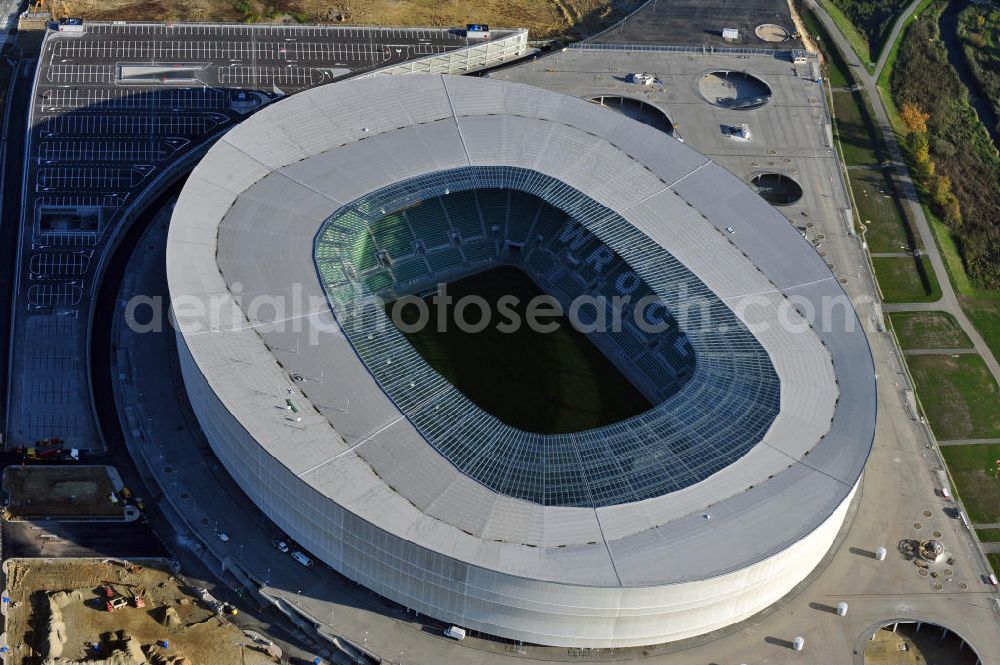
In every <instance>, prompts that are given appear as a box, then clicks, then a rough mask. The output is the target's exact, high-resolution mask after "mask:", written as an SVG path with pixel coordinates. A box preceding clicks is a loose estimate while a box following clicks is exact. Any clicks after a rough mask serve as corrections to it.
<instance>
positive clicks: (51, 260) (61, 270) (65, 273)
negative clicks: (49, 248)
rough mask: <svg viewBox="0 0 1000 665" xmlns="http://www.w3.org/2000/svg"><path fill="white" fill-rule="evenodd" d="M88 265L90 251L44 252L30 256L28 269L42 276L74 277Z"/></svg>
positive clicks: (80, 273)
mask: <svg viewBox="0 0 1000 665" xmlns="http://www.w3.org/2000/svg"><path fill="white" fill-rule="evenodd" d="M89 266H90V252H44V253H40V254H34V255H33V256H32V257H31V262H30V266H29V269H30V270H31V273H32V274H33V275H38V276H42V277H76V276H78V275H82V274H84V273H85V272H87V268H88V267H89Z"/></svg>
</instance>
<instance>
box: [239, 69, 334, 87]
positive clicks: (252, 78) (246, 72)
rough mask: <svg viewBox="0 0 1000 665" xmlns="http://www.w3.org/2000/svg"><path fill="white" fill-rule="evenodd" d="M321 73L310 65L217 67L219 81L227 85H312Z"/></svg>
mask: <svg viewBox="0 0 1000 665" xmlns="http://www.w3.org/2000/svg"><path fill="white" fill-rule="evenodd" d="M320 77H321V74H319V73H318V72H317V71H316V70H315V69H313V68H312V67H242V66H239V65H234V66H231V67H219V83H221V84H223V85H229V86H241V87H258V86H261V85H298V86H308V85H314V84H315V83H316V82H317V81H318V80H319V78H320Z"/></svg>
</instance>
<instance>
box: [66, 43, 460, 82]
mask: <svg viewBox="0 0 1000 665" xmlns="http://www.w3.org/2000/svg"><path fill="white" fill-rule="evenodd" d="M411 46H412V45H411V44H405V43H399V44H387V43H377V42H370V41H368V42H298V41H292V42H284V41H265V42H250V41H159V40H157V41H151V40H150V41H135V40H132V41H129V40H124V41H118V40H115V41H111V40H86V41H66V40H60V41H57V42H56V43H55V45H54V47H53V57H58V58H60V59H75V58H82V59H102V60H108V59H125V60H128V59H135V60H141V61H148V60H164V61H171V60H182V61H188V62H197V61H204V60H209V61H219V60H314V61H343V60H369V61H370V60H373V59H374V60H382V59H384V57H385V56H386V55H387V53H388V52H389V51H391V50H394V49H409V48H410V47H411ZM418 46H421V47H424V48H431V49H433V50H431V51H429V52H433V53H440V52H443V51H446V50H449V48H452V47H449V46H447V45H441V44H422V45H421V44H418ZM86 66H87V65H52V67H86ZM112 73H113V72H112ZM50 80H54V79H50ZM65 82H72V81H65Z"/></svg>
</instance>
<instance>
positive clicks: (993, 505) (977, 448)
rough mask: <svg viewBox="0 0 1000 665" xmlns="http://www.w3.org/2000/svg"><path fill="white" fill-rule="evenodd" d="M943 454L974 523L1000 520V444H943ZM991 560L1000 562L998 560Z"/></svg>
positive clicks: (989, 522)
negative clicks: (998, 463) (998, 470)
mask: <svg viewBox="0 0 1000 665" xmlns="http://www.w3.org/2000/svg"><path fill="white" fill-rule="evenodd" d="M941 454H942V455H944V459H945V461H946V462H947V463H948V470H949V471H950V472H951V477H952V479H953V480H954V481H955V490H956V491H957V493H958V496H959V497H961V499H962V503H963V504H965V509H966V510H967V511H968V513H969V515H968V516H969V520H970V521H971V522H973V523H974V524H992V523H994V522H1000V478H996V477H995V476H996V471H995V469H996V461H997V460H998V459H1000V445H984V444H970V445H967V446H941ZM990 560H991V561H993V562H994V565H996V563H997V561H996V560H994V559H992V558H991V559H990Z"/></svg>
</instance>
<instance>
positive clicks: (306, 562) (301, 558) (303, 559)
mask: <svg viewBox="0 0 1000 665" xmlns="http://www.w3.org/2000/svg"><path fill="white" fill-rule="evenodd" d="M292 558H293V559H295V560H296V561H298V562H299V563H301V564H302V565H303V566H305V567H306V568H312V565H313V560H312V559H310V558H309V557H307V556H306V555H305V554H303V553H302V552H299V551H298V550H295V551H294V552H292Z"/></svg>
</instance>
